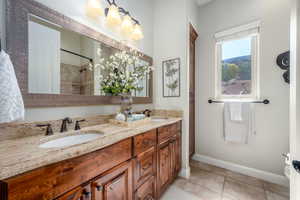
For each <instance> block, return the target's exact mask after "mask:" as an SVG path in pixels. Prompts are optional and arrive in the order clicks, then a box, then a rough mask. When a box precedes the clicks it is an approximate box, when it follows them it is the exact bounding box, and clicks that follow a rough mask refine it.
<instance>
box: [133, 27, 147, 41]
mask: <svg viewBox="0 0 300 200" xmlns="http://www.w3.org/2000/svg"><path fill="white" fill-rule="evenodd" d="M131 38H132V39H133V40H141V39H143V38H144V34H143V31H142V28H141V26H140V25H139V24H136V25H135V26H134V29H133V32H132V34H131Z"/></svg>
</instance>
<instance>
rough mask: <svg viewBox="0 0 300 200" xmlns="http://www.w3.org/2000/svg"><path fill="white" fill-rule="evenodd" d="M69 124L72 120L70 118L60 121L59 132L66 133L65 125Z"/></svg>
mask: <svg viewBox="0 0 300 200" xmlns="http://www.w3.org/2000/svg"><path fill="white" fill-rule="evenodd" d="M71 123H72V119H71V118H69V117H66V118H64V119H63V120H62V124H61V128H60V132H61V133H63V132H66V131H68V128H67V124H71Z"/></svg>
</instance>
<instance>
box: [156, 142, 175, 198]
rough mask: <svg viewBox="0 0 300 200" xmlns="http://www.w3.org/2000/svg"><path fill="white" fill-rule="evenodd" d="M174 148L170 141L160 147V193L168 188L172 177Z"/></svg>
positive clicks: (158, 177) (158, 178) (158, 179)
mask: <svg viewBox="0 0 300 200" xmlns="http://www.w3.org/2000/svg"><path fill="white" fill-rule="evenodd" d="M171 151H172V148H171V143H170V141H166V142H164V143H162V144H160V145H159V147H158V176H157V181H158V183H157V184H158V193H159V195H161V194H162V192H163V191H164V190H165V189H166V187H167V186H168V184H169V183H170V181H171V177H172V162H171V159H172V153H171Z"/></svg>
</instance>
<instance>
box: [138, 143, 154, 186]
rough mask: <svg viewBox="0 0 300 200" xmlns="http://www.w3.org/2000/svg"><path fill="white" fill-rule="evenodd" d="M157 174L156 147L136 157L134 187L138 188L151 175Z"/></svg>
mask: <svg viewBox="0 0 300 200" xmlns="http://www.w3.org/2000/svg"><path fill="white" fill-rule="evenodd" d="M155 174H156V151H155V147H152V148H150V149H148V150H147V151H146V152H144V153H141V154H139V155H137V157H136V158H135V159H134V187H135V189H136V188H138V187H139V186H140V185H141V184H143V183H144V182H145V181H146V180H147V179H148V178H149V177H151V176H155Z"/></svg>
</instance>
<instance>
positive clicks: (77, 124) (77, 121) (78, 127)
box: [75, 119, 86, 131]
mask: <svg viewBox="0 0 300 200" xmlns="http://www.w3.org/2000/svg"><path fill="white" fill-rule="evenodd" d="M85 121H86V120H85V119H82V120H76V122H75V131H77V130H80V122H85Z"/></svg>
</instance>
